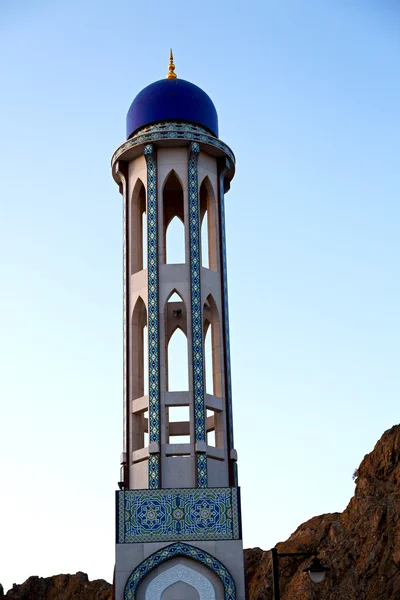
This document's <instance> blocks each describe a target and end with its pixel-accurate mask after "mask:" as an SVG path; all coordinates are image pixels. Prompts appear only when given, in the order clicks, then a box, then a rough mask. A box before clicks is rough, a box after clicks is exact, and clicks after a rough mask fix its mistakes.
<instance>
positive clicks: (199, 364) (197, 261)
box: [188, 142, 207, 488]
mask: <svg viewBox="0 0 400 600" xmlns="http://www.w3.org/2000/svg"><path fill="white" fill-rule="evenodd" d="M199 153H200V144H199V143H198V142H192V143H191V144H190V155H189V164H188V167H189V248H190V295H191V319H192V365H193V403H194V432H195V441H196V442H205V440H206V423H205V406H204V356H203V326H202V323H203V315H202V304H201V257H200V214H199V183H198V159H199ZM196 470H197V487H199V488H205V487H207V458H206V455H205V454H199V453H198V452H197V453H196Z"/></svg>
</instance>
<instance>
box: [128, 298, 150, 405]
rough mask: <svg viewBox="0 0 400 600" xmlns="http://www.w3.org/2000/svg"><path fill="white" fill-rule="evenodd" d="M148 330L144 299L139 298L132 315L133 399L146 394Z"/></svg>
mask: <svg viewBox="0 0 400 600" xmlns="http://www.w3.org/2000/svg"><path fill="white" fill-rule="evenodd" d="M145 328H147V310H146V305H145V303H144V302H143V299H142V298H141V297H140V296H139V297H138V299H137V300H136V304H135V308H134V309H133V313H132V322H131V345H132V351H131V355H132V366H131V368H132V377H131V381H132V399H133V400H135V399H136V398H141V397H142V396H144V394H145V387H146V386H145V375H146V372H147V369H148V365H147V363H148V348H147V344H146V343H145V342H146V339H145V337H146V336H145Z"/></svg>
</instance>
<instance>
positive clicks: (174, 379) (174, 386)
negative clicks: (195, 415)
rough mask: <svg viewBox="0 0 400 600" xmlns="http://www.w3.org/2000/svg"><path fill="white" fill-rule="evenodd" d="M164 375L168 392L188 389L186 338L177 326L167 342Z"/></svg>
mask: <svg viewBox="0 0 400 600" xmlns="http://www.w3.org/2000/svg"><path fill="white" fill-rule="evenodd" d="M166 375H167V377H166V381H167V390H168V391H169V392H184V391H186V390H188V389H189V363H188V347H187V337H186V334H185V333H184V331H183V330H182V328H181V327H180V326H179V325H178V326H177V327H176V328H175V329H174V331H173V333H172V335H171V337H170V339H169V341H168V347H167V368H166Z"/></svg>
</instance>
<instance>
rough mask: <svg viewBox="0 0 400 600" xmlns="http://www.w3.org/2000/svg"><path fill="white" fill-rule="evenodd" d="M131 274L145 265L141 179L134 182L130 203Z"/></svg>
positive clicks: (144, 199)
mask: <svg viewBox="0 0 400 600" xmlns="http://www.w3.org/2000/svg"><path fill="white" fill-rule="evenodd" d="M130 256H131V274H134V273H137V272H138V271H141V270H142V269H144V268H146V267H147V221H146V190H145V187H144V185H143V182H142V180H141V179H138V180H137V181H136V183H135V186H134V188H133V192H132V199H131V205H130Z"/></svg>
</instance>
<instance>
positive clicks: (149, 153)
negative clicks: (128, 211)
mask: <svg viewBox="0 0 400 600" xmlns="http://www.w3.org/2000/svg"><path fill="white" fill-rule="evenodd" d="M144 156H145V158H146V164H147V276H148V311H147V312H148V317H147V318H148V341H149V442H150V443H151V442H158V443H159V442H160V374H159V328H158V233H157V166H156V161H155V158H154V152H153V145H152V144H147V145H146V146H145V147H144ZM159 487H160V455H159V454H152V455H151V456H150V459H149V488H150V489H157V488H159Z"/></svg>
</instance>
